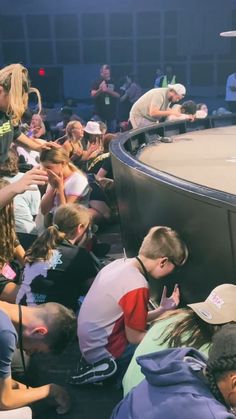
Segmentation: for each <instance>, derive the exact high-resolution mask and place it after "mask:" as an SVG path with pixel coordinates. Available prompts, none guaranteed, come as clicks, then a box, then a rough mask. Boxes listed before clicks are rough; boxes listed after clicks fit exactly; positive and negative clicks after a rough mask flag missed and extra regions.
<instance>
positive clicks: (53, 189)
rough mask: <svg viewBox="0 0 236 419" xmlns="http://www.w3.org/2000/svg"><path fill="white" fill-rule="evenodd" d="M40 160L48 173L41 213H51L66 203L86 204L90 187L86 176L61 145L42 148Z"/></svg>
mask: <svg viewBox="0 0 236 419" xmlns="http://www.w3.org/2000/svg"><path fill="white" fill-rule="evenodd" d="M40 162H41V164H42V166H43V168H44V169H45V170H46V172H47V174H48V181H49V185H48V188H47V191H46V193H45V195H44V196H43V198H42V202H41V211H42V214H43V215H47V214H48V213H53V212H54V211H55V209H56V208H57V207H59V206H60V205H64V204H66V203H80V204H83V205H86V206H88V204H89V197H90V187H89V184H88V180H87V177H86V176H85V175H84V173H83V172H82V171H80V170H79V169H77V167H75V166H74V165H73V164H72V163H71V161H70V158H69V156H68V153H67V152H66V150H65V149H64V148H62V147H60V148H57V149H51V150H43V151H42V153H41V155H40Z"/></svg>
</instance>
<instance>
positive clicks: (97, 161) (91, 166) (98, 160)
mask: <svg viewBox="0 0 236 419" xmlns="http://www.w3.org/2000/svg"><path fill="white" fill-rule="evenodd" d="M101 168H102V169H104V170H105V171H106V172H107V174H106V177H107V178H109V179H113V172H112V165H111V156H110V153H103V154H100V155H99V156H97V157H95V158H94V159H93V160H90V161H89V162H88V169H87V172H88V173H95V174H97V173H98V171H99V169H101Z"/></svg>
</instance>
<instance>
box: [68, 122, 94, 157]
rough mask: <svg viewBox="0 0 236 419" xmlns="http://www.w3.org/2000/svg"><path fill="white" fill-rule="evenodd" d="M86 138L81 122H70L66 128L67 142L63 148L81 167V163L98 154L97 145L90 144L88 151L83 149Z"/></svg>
mask: <svg viewBox="0 0 236 419" xmlns="http://www.w3.org/2000/svg"><path fill="white" fill-rule="evenodd" d="M83 137H84V128H83V125H82V124H81V123H80V122H79V121H70V122H69V123H68V124H67V126H66V141H65V142H64V144H63V148H65V150H66V151H67V153H68V154H69V157H70V159H71V160H72V161H73V162H75V164H76V165H79V163H80V161H86V160H89V159H91V158H92V157H93V155H94V153H95V154H97V150H98V145H97V143H96V142H95V143H91V144H88V147H87V150H84V149H83V145H82V139H83Z"/></svg>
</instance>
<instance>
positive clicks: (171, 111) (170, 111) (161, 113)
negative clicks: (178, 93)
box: [149, 105, 181, 118]
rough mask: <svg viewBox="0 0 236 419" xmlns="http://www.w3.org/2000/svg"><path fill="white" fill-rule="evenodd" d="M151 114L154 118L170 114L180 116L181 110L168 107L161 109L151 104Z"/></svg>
mask: <svg viewBox="0 0 236 419" xmlns="http://www.w3.org/2000/svg"><path fill="white" fill-rule="evenodd" d="M149 114H150V116H152V117H154V118H159V117H162V116H163V117H166V116H169V115H175V116H180V115H181V114H180V112H179V111H178V110H177V109H171V108H169V109H167V110H165V111H161V110H160V108H158V107H157V106H154V105H151V106H150V109H149Z"/></svg>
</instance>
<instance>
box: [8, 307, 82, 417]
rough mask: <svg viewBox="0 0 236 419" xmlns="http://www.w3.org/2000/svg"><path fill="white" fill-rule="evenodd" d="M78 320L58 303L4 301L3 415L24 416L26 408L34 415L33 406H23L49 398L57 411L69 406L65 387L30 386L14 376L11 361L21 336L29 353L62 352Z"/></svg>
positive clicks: (21, 342)
mask: <svg viewBox="0 0 236 419" xmlns="http://www.w3.org/2000/svg"><path fill="white" fill-rule="evenodd" d="M75 322H76V319H75V315H74V313H73V312H72V311H71V310H69V309H67V308H66V307H63V306H62V305H60V304H57V303H47V304H43V305H41V306H36V307H21V306H19V305H15V304H9V303H6V302H3V301H0V347H1V354H0V418H2V419H4V418H8V417H9V418H11V417H12V418H15V419H21V418H22V411H23V413H24V412H25V413H26V412H27V413H28V416H26V417H27V418H30V417H31V415H30V410H31V409H29V408H28V409H20V408H22V407H24V406H27V405H30V404H32V403H34V402H36V401H38V400H42V399H46V398H48V399H51V400H53V402H54V404H55V405H56V410H57V413H59V414H64V413H66V412H67V411H68V410H69V408H70V399H69V396H68V394H67V392H66V391H65V390H64V389H63V388H62V387H60V386H58V385H56V384H47V385H43V386H41V387H36V388H27V387H26V386H25V385H23V384H21V383H19V382H17V381H14V380H13V379H12V378H11V365H12V358H13V354H14V351H15V349H16V346H17V340H18V344H19V346H20V347H21V348H22V351H23V350H24V351H25V352H26V353H27V354H29V355H31V354H33V353H36V352H45V353H46V352H51V351H53V352H57V353H60V352H62V351H63V350H64V348H65V347H66V346H67V344H68V343H69V342H70V341H71V340H72V339H73V338H74V336H75V330H76V327H75V324H76V323H75ZM13 409H14V410H13ZM18 409H19V410H18ZM6 411H7V412H6ZM11 415H12V416H11Z"/></svg>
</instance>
